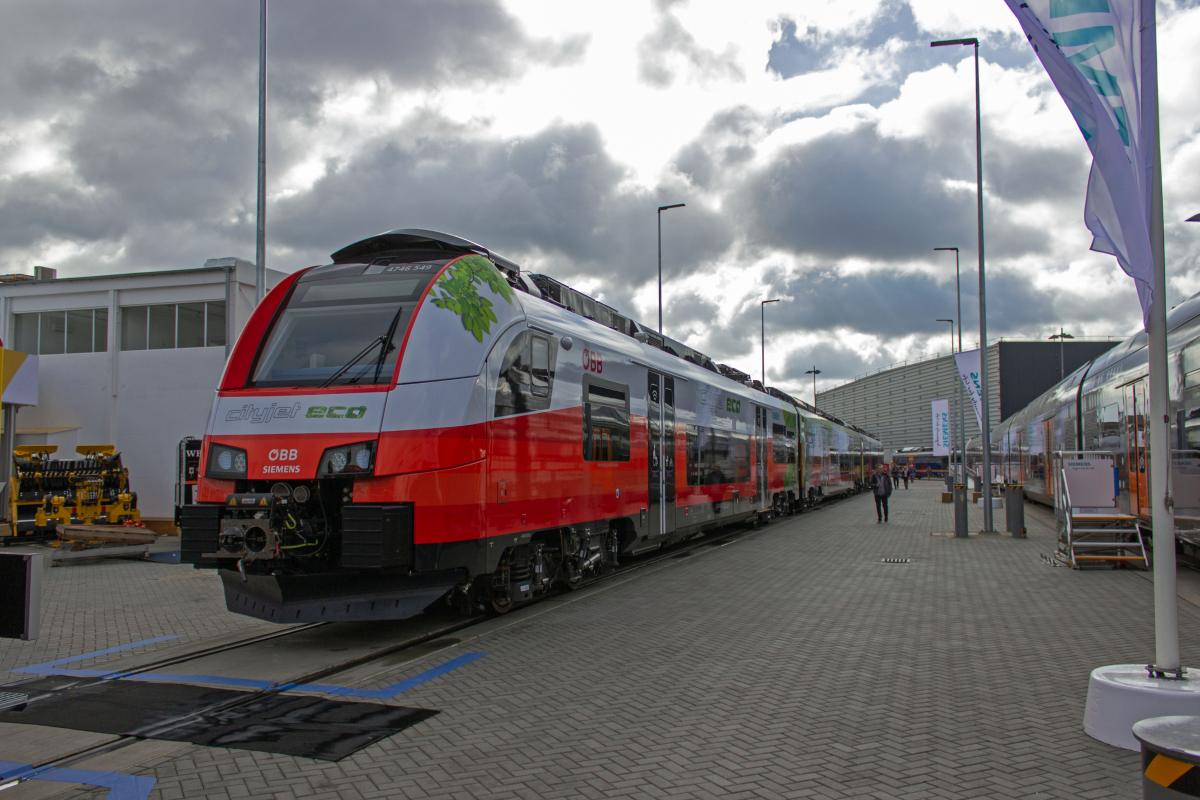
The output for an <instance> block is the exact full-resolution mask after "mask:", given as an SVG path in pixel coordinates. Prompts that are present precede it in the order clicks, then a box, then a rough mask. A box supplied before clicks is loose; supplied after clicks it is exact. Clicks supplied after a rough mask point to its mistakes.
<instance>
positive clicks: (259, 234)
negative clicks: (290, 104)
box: [254, 0, 267, 303]
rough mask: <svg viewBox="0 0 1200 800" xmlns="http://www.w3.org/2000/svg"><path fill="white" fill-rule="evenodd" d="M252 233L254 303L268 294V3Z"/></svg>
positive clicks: (262, 15) (263, 7)
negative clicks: (256, 193)
mask: <svg viewBox="0 0 1200 800" xmlns="http://www.w3.org/2000/svg"><path fill="white" fill-rule="evenodd" d="M256 206H257V207H256V211H255V223H254V227H255V232H254V302H255V303H261V302H262V299H263V297H264V296H266V293H267V252H266V251H267V0H259V3H258V196H257V198H256Z"/></svg>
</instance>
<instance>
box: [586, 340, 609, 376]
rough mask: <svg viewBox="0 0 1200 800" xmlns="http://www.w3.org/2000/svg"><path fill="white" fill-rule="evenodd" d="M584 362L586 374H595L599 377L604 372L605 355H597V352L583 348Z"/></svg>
mask: <svg viewBox="0 0 1200 800" xmlns="http://www.w3.org/2000/svg"><path fill="white" fill-rule="evenodd" d="M581 355H582V357H583V358H582V360H583V369H584V371H585V372H594V373H596V374H597V375H599V374H600V373H602V372H604V355H603V354H602V353H597V352H596V351H595V350H588V349H587V348H586V347H585V348H583V353H582V354H581Z"/></svg>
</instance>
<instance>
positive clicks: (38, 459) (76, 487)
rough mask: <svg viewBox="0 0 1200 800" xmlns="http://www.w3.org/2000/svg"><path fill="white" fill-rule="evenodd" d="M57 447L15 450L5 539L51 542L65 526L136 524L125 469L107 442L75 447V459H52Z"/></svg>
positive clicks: (138, 515) (134, 501) (32, 446)
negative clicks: (7, 531) (7, 533)
mask: <svg viewBox="0 0 1200 800" xmlns="http://www.w3.org/2000/svg"><path fill="white" fill-rule="evenodd" d="M57 451H58V447H57V445H40V444H30V445H20V446H18V447H15V448H13V479H12V490H11V491H10V492H9V498H10V501H9V521H10V528H9V536H8V537H7V540H8V541H12V540H14V539H16V540H21V541H28V540H31V539H51V538H54V537H55V536H56V533H57V531H58V529H59V528H60V527H63V526H67V525H130V524H140V522H141V513H140V512H139V511H138V508H137V495H136V494H135V493H134V492H131V491H130V490H129V470H128V469H126V468H125V466H124V465H123V464H122V463H121V454H120V453H118V452H117V448H116V447H115V446H114V445H111V444H85V445H79V446H78V447H76V448H75V451H76V452H77V453H78V454H79V455H80V456H81V457H80V458H74V459H56V458H52V456H53V455H54V453H56V452H57Z"/></svg>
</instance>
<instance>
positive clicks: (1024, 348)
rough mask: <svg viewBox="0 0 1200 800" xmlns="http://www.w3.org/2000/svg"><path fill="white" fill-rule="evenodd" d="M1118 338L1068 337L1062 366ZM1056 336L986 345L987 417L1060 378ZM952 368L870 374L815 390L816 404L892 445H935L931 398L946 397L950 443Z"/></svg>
mask: <svg viewBox="0 0 1200 800" xmlns="http://www.w3.org/2000/svg"><path fill="white" fill-rule="evenodd" d="M1114 344H1116V342H1115V341H1104V342H1094V341H1089V342H1073V341H1068V342H1066V344H1065V346H1064V347H1063V363H1064V370H1065V372H1066V373H1067V374H1070V373H1071V372H1072V371H1073V370H1074V369H1075V368H1076V367H1078V366H1079V365H1080V364H1082V363H1083V362H1085V361H1087V360H1089V359H1092V358H1095V357H1096V356H1097V355H1099V354H1100V353H1102V352H1104V351H1105V350H1108V349H1109V348H1110V347H1112V346H1113V345H1114ZM1058 354H1059V348H1058V343H1057V342H1041V341H1037V342H998V343H996V344H993V345H991V346H990V347H988V402H989V405H990V408H989V411H990V417H991V423H992V424H993V425H996V424H998V423H999V422H1000V420H1002V419H1005V418H1007V417H1008V416H1011V415H1012V414H1014V413H1016V412H1017V411H1019V410H1020V409H1021V408H1023V407H1024V406H1025V405H1026V404H1027V403H1028V402H1029V401H1030V400H1032V399H1033V398H1034V397H1037V396H1038V395H1039V394H1041V393H1042V392H1044V391H1045V390H1046V389H1048V388H1050V387H1051V386H1053V385H1054V384H1055V383H1057V382H1058V380H1059V366H1058ZM958 386H959V382H958V371H957V369H956V368H955V366H954V359H953V357H952V356H943V357H941V358H934V359H930V360H928V361H922V362H919V363H916V364H907V365H904V366H900V367H896V368H894V369H889V370H885V371H883V372H879V373H876V374H875V375H868V376H867V377H865V378H860V379H858V380H856V381H852V382H850V383H847V384H843V385H842V386H838V387H836V388H834V389H830V390H829V391H825V392H820V393H818V395H817V406H818V407H819V408H821V409H822V410H824V411H828V412H830V413H831V414H834V415H835V416H838V417H841V418H842V419H845V420H849V421H852V422H854V423H855V424H856V425H860V426H862V427H863V428H865V429H867V430H869V431H871V432H872V433H874V434H875V435H877V436H879V437H880V439H882V441H883V443H884V446H885V447H887V448H890V449H894V448H898V447H908V446H915V447H923V448H929V447H932V446H933V431H932V424H931V416H932V415H931V411H930V403H931V402H932V401H934V400H948V401H949V403H950V420H951V430H952V436H953V441H955V442H957V441H958V420H959V414H958V397H959V392H958ZM963 402H964V404H965V407H964V417H965V422H966V432H967V438H970V437H972V436H978V435H979V424H978V422H977V421H976V419H975V412H974V410H973V409H972V407H971V405H970V401H968V400H966V398H965V397H964V398H963Z"/></svg>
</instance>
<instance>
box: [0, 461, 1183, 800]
mask: <svg viewBox="0 0 1200 800" xmlns="http://www.w3.org/2000/svg"><path fill="white" fill-rule="evenodd" d="M940 489H941V486H940V484H933V483H931V482H917V483H916V484H914V487H913V488H912V489H911V490H908V491H905V490H904V489H900V490H898V491H897V493H896V494H894V495H893V500H892V515H891V521H890V522H889V523H887V524H886V525H878V524H876V523H875V516H874V508H873V504H872V503H871V500H870V498H869V497H866V496H863V497H856V498H851V499H849V500H846V501H843V502H840V503H836V504H831V505H830V506H828V507H826V508H824V509H821V510H818V511H815V512H812V513H807V514H803V515H800V516H798V517H795V518H791V519H787V520H783V521H779V522H776V523H774V524H772V525H770V526H768V527H766V528H764V529H761V530H759V531H757V532H754V533H749V534H746V535H744V536H742V537H741V538H739V539H736V540H735V541H733V542H732V543H730V544H728V545H725V546H714V547H702V548H700V549H699V550H698V551H696V552H695V553H694V554H693V555H691V556H689V557H684V558H677V559H667V560H665V561H663V562H659V563H657V564H655V565H653V566H649V567H646V568H644V569H641V570H637V571H635V572H632V573H630V574H628V575H627V576H624V577H621V578H617V579H613V580H611V581H609V582H608V583H606V584H602V585H599V586H597V587H595V588H594V589H589V590H585V591H582V592H577V593H575V594H571V595H566V596H563V597H560V598H557V599H555V600H552V601H550V602H546V603H542V604H540V605H538V606H534V607H531V608H528V609H524V610H520V611H517V612H514V613H512V614H510V615H508V616H506V617H502V618H499V619H496V620H492V621H489V622H487V623H484V624H482V625H479V626H476V627H474V628H471V629H468V630H467V631H465V632H463V633H461V634H459V637H460V638H461V639H462V641H461V642H459V643H457V644H452V645H450V646H448V647H446V648H445V649H443V650H439V651H436V652H433V653H431V654H429V655H426V656H423V657H422V658H421V659H419V660H417V661H413V662H409V663H406V664H400V665H398V666H396V667H394V668H390V669H389V668H386V667H381V666H380V665H379V664H374V665H367V666H365V667H362V668H359V669H358V670H356V671H354V672H352V673H349V674H346V675H342V676H339V678H338V682H339V683H343V684H347V683H349V684H354V685H358V686H362V687H371V688H376V687H381V686H386V685H389V684H393V683H395V682H396V681H398V680H400V679H402V678H404V677H407V676H410V675H415V674H417V673H420V672H422V671H424V670H427V669H429V668H430V667H434V666H437V665H438V664H441V663H444V662H446V661H448V660H449V659H451V658H454V657H455V656H457V655H461V654H462V653H464V652H483V653H486V656H485V657H484V658H481V659H478V660H476V661H474V662H472V663H470V664H468V665H466V666H463V667H461V668H459V669H457V670H454V671H452V672H448V673H446V674H445V675H442V676H441V677H439V678H437V679H436V680H432V681H429V682H426V683H422V684H420V685H419V686H417V687H415V688H413V689H411V690H410V691H408V692H405V693H404V694H401V695H399V696H397V697H396V698H394V702H396V703H400V704H403V705H409V706H421V707H425V708H433V709H439V710H440V711H441V713H440V714H439V715H437V716H435V717H433V718H431V719H429V720H427V721H425V722H423V723H420V724H419V725H416V726H414V727H412V728H410V729H408V730H406V731H404V732H402V733H400V734H398V735H396V736H393V737H392V738H390V739H387V740H384V741H382V742H380V743H377V744H375V745H372V746H370V747H368V748H366V749H364V750H362V751H360V752H358V753H356V754H354V755H352V756H350V757H348V758H346V759H344V760H342V761H341V762H338V763H329V762H321V761H312V760H307V759H302V758H294V757H286V756H278V755H269V754H264V753H251V752H246V751H237V750H225V749H217V748H213V749H206V748H200V747H193V746H176V747H174V748H173V749H170V750H161V749H160V750H156V751H150V752H152V753H153V755H148V756H147V757H146V758H145V760H144V762H143V763H141V764H140V767H139V768H138V769H135V770H133V771H136V772H138V773H139V774H142V775H149V776H152V777H154V778H155V780H156V785H155V789H154V794H153V795H152V796H154V797H162V798H199V797H204V798H260V797H262V798H276V797H277V798H285V797H306V798H362V799H363V800H366V799H367V798H543V797H544V798H645V797H650V798H732V799H736V798H1080V797H1083V798H1110V797H1111V798H1130V797H1135V796H1138V792H1139V786H1140V783H1139V769H1138V766H1139V760H1138V755H1137V754H1135V753H1131V752H1127V751H1124V750H1118V749H1115V748H1111V747H1109V746H1107V745H1103V744H1100V743H1099V742H1096V741H1094V740H1092V739H1090V738H1088V737H1087V736H1086V735H1085V734H1084V733H1083V730H1082V720H1083V706H1084V700H1085V696H1086V690H1087V680H1088V673H1089V671H1090V670H1091V669H1092V668H1093V667H1096V666H1100V665H1104V664H1113V663H1125V662H1135V663H1137V662H1144V661H1146V660H1149V659H1150V658H1151V657H1152V654H1153V651H1154V648H1153V646H1154V643H1153V621H1152V620H1153V598H1152V585H1151V583H1150V580H1149V576H1148V575H1147V574H1146V573H1142V572H1138V571H1135V570H1111V571H1110V570H1094V571H1086V572H1078V571H1072V570H1069V569H1065V568H1051V567H1050V566H1048V564H1047V563H1046V561H1045V560H1044V559H1043V556H1048V555H1050V554H1051V553H1052V552H1053V550H1054V535H1053V531H1052V528H1051V523H1052V520H1051V519H1050V518H1049V515H1048V514H1047V513H1046V512H1044V511H1041V510H1038V509H1035V508H1032V507H1029V508H1027V514H1026V517H1027V523H1028V525H1029V528H1030V535H1029V538H1028V539H1024V540H1015V539H1012V538H1009V537H1008V536H1007V535H1004V534H1001V535H991V536H988V535H980V536H972V537H970V538H969V539H966V540H957V539H954V538H950V537H948V536H945V535H934V534H938V533H941V534H944V533H946V532H948V531H949V530H950V528H951V510H950V508H951V507H950V506H949V505H943V504H941V503H940V502H939V498H938V492H939V491H940ZM996 519H997V522H998V523H1001V524H1002V523H1003V520H1004V515H1003V510H1002V509H998V510H997V514H996ZM978 526H979V520H978V513H977V512H973V516H972V528H977V527H978ZM885 558H897V559H903V558H908V559H910V561H909V562H908V563H895V564H887V563H883V559H885ZM111 613H120V612H119V610H118V609H116V608H114V609H112V612H111ZM178 613H180V614H184V615H186V614H187V613H189V612H188V609H187V608H186V607H184V608H180V609H179V610H178ZM1179 618H1180V631H1181V638H1182V641H1181V647H1182V652H1183V655H1184V662H1185V663H1191V664H1200V659H1198V658H1197V656H1198V655H1200V636H1198V635H1197V631H1198V626H1197V622H1200V608H1197V607H1196V606H1195V605H1193V604H1192V603H1191V602H1188V601H1183V602H1181V603H1180V609H1179ZM3 757H4V755H3V746H2V745H0V759H2V758H3ZM126 760H127V761H128V760H129V758H128V757H127V758H126ZM18 791H19V790H18ZM73 791H74V792H75V796H90V795H86V794H85V795H79V794H78V790H73ZM15 796H19V795H18V794H17V793H14V794H13V795H6V796H5V797H4V800H8V797H15Z"/></svg>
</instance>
